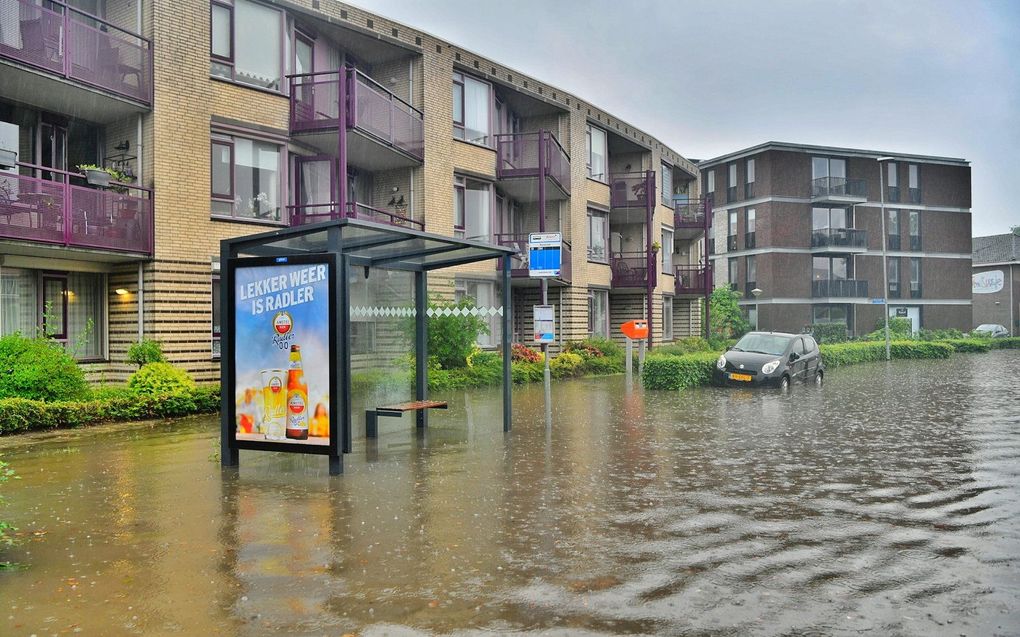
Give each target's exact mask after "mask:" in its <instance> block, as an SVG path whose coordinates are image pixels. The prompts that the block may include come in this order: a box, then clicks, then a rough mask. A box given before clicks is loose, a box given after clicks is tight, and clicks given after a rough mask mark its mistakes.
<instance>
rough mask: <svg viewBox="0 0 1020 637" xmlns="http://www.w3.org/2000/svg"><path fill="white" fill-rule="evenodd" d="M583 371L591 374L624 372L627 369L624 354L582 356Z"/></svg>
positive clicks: (603, 374)
mask: <svg viewBox="0 0 1020 637" xmlns="http://www.w3.org/2000/svg"><path fill="white" fill-rule="evenodd" d="M581 358H582V359H583V360H582V362H581V373H582V374H588V375H591V376H606V375H609V374H622V373H624V372H625V371H627V366H626V363H625V362H624V357H623V356H598V357H592V358H588V357H585V356H582V357H581Z"/></svg>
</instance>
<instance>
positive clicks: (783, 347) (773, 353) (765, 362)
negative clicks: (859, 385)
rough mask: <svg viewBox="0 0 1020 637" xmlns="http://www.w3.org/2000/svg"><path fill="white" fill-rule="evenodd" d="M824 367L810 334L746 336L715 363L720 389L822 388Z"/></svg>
mask: <svg viewBox="0 0 1020 637" xmlns="http://www.w3.org/2000/svg"><path fill="white" fill-rule="evenodd" d="M824 376H825V366H824V365H823V364H822V355H821V354H820V353H819V351H818V343H816V342H815V339H814V338H812V336H811V335H810V334H785V333H783V332H748V333H747V334H744V336H742V337H741V338H740V340H739V341H737V343H736V345H734V346H733V347H731V348H729V349H728V350H726V352H725V353H724V354H723V355H722V356H720V357H719V360H717V361H716V362H715V373H714V380H715V382H716V383H717V384H720V385H743V386H747V385H774V386H776V387H780V388H781V389H788V388H789V386H790V383H793V382H798V381H799V382H804V383H807V382H811V383H814V384H816V385H821V384H822V379H823V378H824Z"/></svg>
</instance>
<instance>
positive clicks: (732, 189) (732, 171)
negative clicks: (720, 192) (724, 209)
mask: <svg viewBox="0 0 1020 637" xmlns="http://www.w3.org/2000/svg"><path fill="white" fill-rule="evenodd" d="M736 200H737V165H736V164H735V163H734V164H730V167H729V179H728V180H727V182H726V203H730V202H733V201H736Z"/></svg>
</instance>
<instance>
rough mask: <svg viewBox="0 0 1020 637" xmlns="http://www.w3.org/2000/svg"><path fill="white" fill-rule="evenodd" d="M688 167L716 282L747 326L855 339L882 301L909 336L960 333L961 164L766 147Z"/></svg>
mask: <svg viewBox="0 0 1020 637" xmlns="http://www.w3.org/2000/svg"><path fill="white" fill-rule="evenodd" d="M699 167H700V168H701V174H702V179H703V180H704V184H705V188H706V194H708V195H709V196H710V197H711V198H712V199H713V200H714V202H715V205H714V216H715V220H714V222H713V230H712V233H711V237H710V240H709V244H710V250H711V254H712V256H711V259H712V262H713V264H714V266H715V268H716V272H717V273H718V277H717V279H716V283H717V284H718V285H727V284H728V285H730V286H731V287H732V288H733V289H735V290H737V291H738V292H740V294H741V295H742V297H743V298H742V300H741V301H740V303H741V305H742V306H743V307H744V308H745V309H746V312H747V315H748V318H749V319H750V321H751V323H752V325H754V326H756V327H757V328H759V329H765V330H784V331H795V332H799V331H801V330H802V329H804V328H805V327H808V326H810V325H812V324H814V323H832V322H839V323H845V324H846V325H847V326H848V329H849V331H850V333H851V334H858V335H859V334H865V333H868V332H870V331H872V330H874V329H875V325H876V323H878V322H879V321H880V320H881V318H882V307H883V305H882V303H883V301H882V299H884V298H887V299H888V312H889V315H890V316H894V317H896V316H898V317H904V318H908V319H910V321H911V323H912V324H913V327H914V329H915V330H917V329H921V328H926V329H941V328H957V329H961V330H966V329H969V328H970V321H971V294H970V276H971V248H970V233H971V217H970V205H971V203H970V200H971V196H970V165H969V163H968V162H967V161H965V160H962V159H954V158H948V157H932V156H923V155H907V154H902V153H886V152H880V151H872V150H857V149H849V148H831V147H824V146H808V145H802V144H789V143H781V142H768V143H765V144H761V145H758V146H753V147H751V148H747V149H744V150H740V151H737V152H734V153H730V154H727V155H723V156H721V157H716V158H715V159H710V160H707V161H703V162H701V163H700V164H699ZM883 209H884V210H885V219H884V223H883V215H882V210H883ZM883 248H884V250H885V253H884V258H885V260H886V272H885V276H883V270H882V263H883ZM884 281H885V283H884ZM884 285H885V286H886V289H884V290H883V286H884Z"/></svg>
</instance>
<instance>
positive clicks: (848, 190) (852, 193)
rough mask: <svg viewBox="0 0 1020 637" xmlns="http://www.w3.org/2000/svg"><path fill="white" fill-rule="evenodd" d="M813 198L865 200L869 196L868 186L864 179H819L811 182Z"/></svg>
mask: <svg viewBox="0 0 1020 637" xmlns="http://www.w3.org/2000/svg"><path fill="white" fill-rule="evenodd" d="M811 196H812V197H814V198H818V197H851V198H855V199H863V198H867V196H868V184H867V182H866V181H865V180H863V179H848V178H846V177H819V178H817V179H812V180H811Z"/></svg>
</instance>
